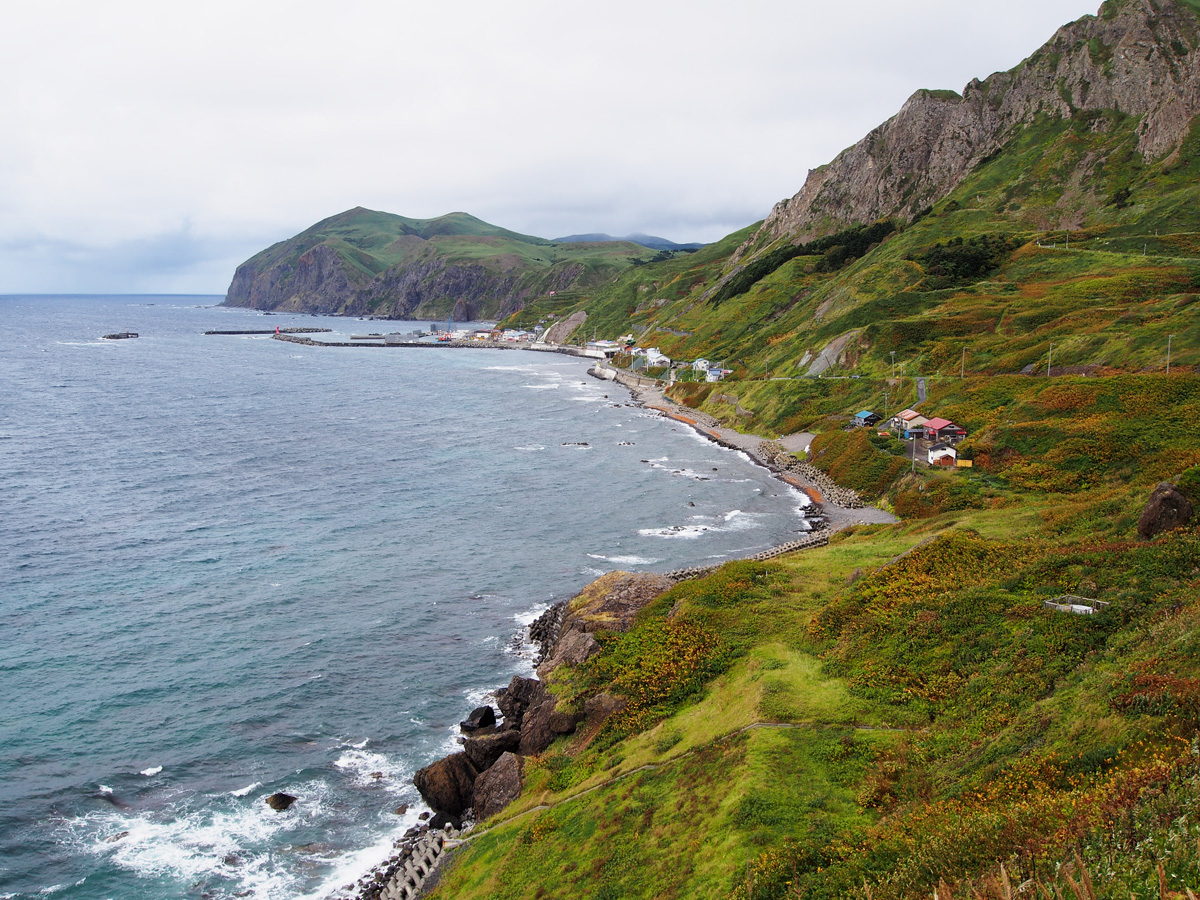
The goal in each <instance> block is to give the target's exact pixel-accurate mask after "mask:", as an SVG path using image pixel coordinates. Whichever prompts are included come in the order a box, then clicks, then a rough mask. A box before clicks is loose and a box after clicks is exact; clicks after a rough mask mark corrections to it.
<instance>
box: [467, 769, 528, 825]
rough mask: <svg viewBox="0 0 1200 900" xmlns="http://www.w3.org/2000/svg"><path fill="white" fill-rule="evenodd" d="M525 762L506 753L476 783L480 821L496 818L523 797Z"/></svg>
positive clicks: (476, 801)
mask: <svg viewBox="0 0 1200 900" xmlns="http://www.w3.org/2000/svg"><path fill="white" fill-rule="evenodd" d="M522 771H523V762H522V760H521V757H519V756H517V755H516V754H513V753H505V754H504V755H503V756H501V757H500V758H499V759H498V760H496V764H495V765H494V766H492V767H491V768H490V769H488V770H487V771H486V772H484V773H483V774H482V775H480V776H479V778H478V779H477V780H476V782H475V816H476V818H478V819H479V820H480V821H482V820H484V819H486V818H487V817H488V816H494V815H495V814H496V813H498V812H500V810H502V809H504V807H506V806H508V804H510V803H512V802H513V801H514V800H516V799H517V798H518V797H519V796H521V785H522V778H521V776H522Z"/></svg>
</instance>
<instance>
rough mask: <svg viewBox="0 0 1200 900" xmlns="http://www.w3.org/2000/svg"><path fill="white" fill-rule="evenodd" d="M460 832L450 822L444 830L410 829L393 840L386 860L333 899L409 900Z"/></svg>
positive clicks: (425, 880)
mask: <svg viewBox="0 0 1200 900" xmlns="http://www.w3.org/2000/svg"><path fill="white" fill-rule="evenodd" d="M458 836H459V832H458V831H456V830H455V828H454V826H453V825H447V826H446V827H445V829H443V830H437V829H432V828H430V827H429V826H421V827H420V828H416V827H414V828H410V829H409V830H408V831H407V832H406V833H405V835H404V837H403V838H401V839H400V840H398V841H396V843H395V845H394V850H395V852H393V853H392V855H391V856H390V857H389V858H388V860H387V862H385V863H384V864H382V865H380V866H377V867H376V868H375V870H374V871H372V872H371V874H370V875H367V876H366V877H364V878H362V879H360V880H359V881H358V882H357V883H356V884H352V885H346V886H345V887H344V888H343V889H342V892H340V893H337V894H335V895H333V897H334V898H336V900H349V898H354V900H412V898H414V897H419V896H420V895H421V892H422V890H423V889H424V888H425V886H426V884H427V883H428V881H429V878H430V876H432V875H433V873H434V871H435V870H436V869H437V867H438V864H439V863H440V862H441V861H442V856H443V853H444V851H446V850H449V849H452V848H453V847H456V846H458V840H457V838H458Z"/></svg>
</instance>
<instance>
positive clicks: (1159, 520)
mask: <svg viewBox="0 0 1200 900" xmlns="http://www.w3.org/2000/svg"><path fill="white" fill-rule="evenodd" d="M1194 514H1195V511H1194V510H1193V508H1192V504H1191V501H1190V500H1188V498H1187V497H1185V496H1184V495H1183V494H1182V493H1181V492H1180V491H1179V489H1178V488H1176V487H1175V485H1173V484H1170V483H1168V482H1165V481H1164V482H1163V483H1162V484H1160V485H1159V486H1158V487H1156V488H1155V489H1154V493H1152V494H1151V495H1150V500H1149V502H1148V503H1147V504H1146V508H1145V509H1144V510H1142V515H1141V516H1140V517H1139V518H1138V523H1137V532H1138V537H1140V538H1141V539H1142V540H1143V541H1148V540H1150V539H1152V538H1154V537H1156V536H1158V535H1160V534H1162V533H1163V532H1164V531H1174V530H1175V529H1176V528H1182V527H1184V526H1185V525H1187V524H1188V523H1189V522H1190V521H1192V516H1193V515H1194Z"/></svg>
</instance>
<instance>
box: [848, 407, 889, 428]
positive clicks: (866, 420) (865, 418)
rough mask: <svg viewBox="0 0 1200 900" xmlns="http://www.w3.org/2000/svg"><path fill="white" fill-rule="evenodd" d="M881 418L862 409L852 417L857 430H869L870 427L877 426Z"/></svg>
mask: <svg viewBox="0 0 1200 900" xmlns="http://www.w3.org/2000/svg"><path fill="white" fill-rule="evenodd" d="M882 418H883V417H882V416H879V415H876V414H875V413H873V412H871V411H870V410H869V409H864V410H863V411H862V412H860V413H858V415H856V416H855V417H854V424H855V425H857V426H858V427H859V428H869V427H870V426H872V425H876V424H878V423H879V421H880V419H882Z"/></svg>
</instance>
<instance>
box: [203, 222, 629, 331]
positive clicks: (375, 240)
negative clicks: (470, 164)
mask: <svg viewBox="0 0 1200 900" xmlns="http://www.w3.org/2000/svg"><path fill="white" fill-rule="evenodd" d="M548 243H549V242H547V241H544V240H543V239H541V238H535V237H530V236H528V235H520V234H516V233H515V232H511V231H506V230H505V229H502V228H497V227H495V226H492V225H488V224H487V223H486V222H481V221H479V220H478V219H475V218H474V217H473V216H468V215H466V214H464V213H452V214H450V215H449V216H443V217H441V218H440V219H432V220H419V219H406V218H404V217H403V216H393V215H390V214H388V213H381V212H376V211H374V210H369V209H362V208H361V207H359V208H355V209H351V210H347V211H346V212H344V213H339V214H338V215H336V216H331V217H330V218H328V219H325V220H324V221H322V222H318V223H317V224H316V225H313V226H312V227H311V228H308V229H306V230H305V231H303V232H301V233H300V234H298V235H296V236H294V237H292V238H289V239H288V240H286V241H280V242H279V243H278V244H275V245H273V246H271V247H268V248H267V249H266V250H263V251H262V252H261V253H257V254H255V255H254V256H253V257H252V258H250V259H249V260H247V261H246V262H244V263H242V265H240V266H238V269H237V272H236V273H235V274H234V276H233V281H232V283H231V284H230V285H229V291H228V292H227V293H226V295H225V301H224V305H226V306H248V307H251V308H253V309H276V310H290V311H295V312H312V313H328V314H335V315H339V314H340V315H365V314H368V313H369V314H375V315H387V316H390V317H393V318H413V317H421V318H426V317H434V316H438V317H440V316H443V315H445V314H446V313H447V312H451V311H452V312H453V315H454V317H455V318H456V319H458V320H459V321H465V320H470V319H478V318H484V317H486V318H501V317H503V316H506V315H508V314H510V313H513V312H516V311H517V310H519V309H521V308H522V307H523V306H524V305H525V303H526V302H527V301H528V300H529V299H531V298H532V297H535V296H542V295H544V294H546V293H547V292H549V291H561V290H567V289H569V288H572V287H577V286H579V285H580V284H581V283H584V282H586V283H592V282H593V281H594V280H599V279H602V278H606V277H611V274H612V273H613V272H615V271H617V270H619V269H620V268H621V266H620V265H619V264H614V266H613V268H612V270H611V271H608V272H601V271H598V270H596V271H593V269H594V268H595V267H594V266H593V267H590V268H589V267H588V266H585V265H583V264H581V263H579V262H576V261H573V260H564V259H561V258H560V259H558V261H557V262H551V261H550V260H549V259H548V258H547V257H545V256H536V259H535V258H533V257H534V256H535V255H536V254H538V253H539V252H540V251H536V250H535V251H532V253H531V250H530V248H534V247H537V248H540V247H545V246H547V245H548ZM601 268H604V267H603V266H601Z"/></svg>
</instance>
